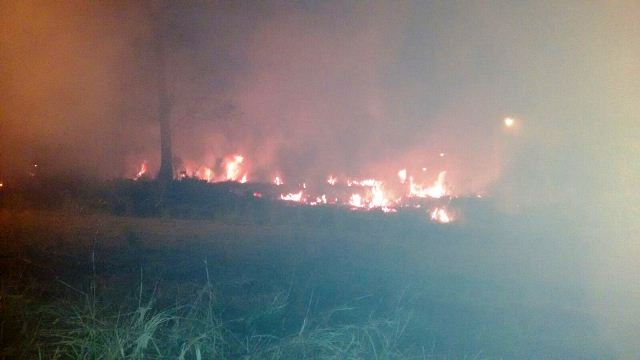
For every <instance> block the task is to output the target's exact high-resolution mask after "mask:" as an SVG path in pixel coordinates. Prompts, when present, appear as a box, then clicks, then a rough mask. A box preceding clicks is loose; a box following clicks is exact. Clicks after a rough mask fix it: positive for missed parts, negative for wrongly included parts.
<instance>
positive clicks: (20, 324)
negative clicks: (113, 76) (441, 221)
mask: <svg viewBox="0 0 640 360" xmlns="http://www.w3.org/2000/svg"><path fill="white" fill-rule="evenodd" d="M309 211H310V210H296V208H289V209H288V210H286V212H281V213H275V215H274V214H271V215H270V217H269V218H266V219H265V218H260V219H259V220H256V219H255V217H248V216H243V215H242V214H241V213H233V212H230V213H229V214H228V215H227V216H225V217H217V218H216V219H215V220H186V219H185V220H180V219H175V218H161V217H154V218H139V217H127V216H114V215H109V214H104V213H97V212H86V211H85V212H79V211H75V210H73V211H70V210H67V211H62V210H56V211H43V210H39V211H33V210H21V211H17V210H7V209H5V210H2V212H1V213H0V228H1V229H2V231H1V232H0V246H1V250H2V251H1V257H0V271H1V273H2V275H1V284H0V312H1V315H2V320H1V324H0V326H1V328H0V344H1V348H2V350H1V352H0V354H2V356H1V357H2V358H7V359H8V358H37V357H40V358H83V359H86V358H95V359H114V358H140V359H142V358H144V359H147V358H187V359H189V358H196V359H201V358H202V359H209V358H217V359H227V358H229V359H237V358H246V359H262V358H267V359H297V358H308V359H320V358H327V359H329V358H330V359H409V358H415V359H423V358H426V359H431V358H472V359H473V358H602V357H607V356H613V354H612V353H611V349H609V348H608V347H607V346H606V344H604V343H603V342H602V341H601V340H600V339H601V334H599V332H598V326H597V324H596V323H595V321H594V319H593V316H591V315H590V313H589V312H588V311H587V310H586V309H587V306H586V305H585V297H584V289H583V287H582V285H583V284H582V283H581V281H580V279H581V275H580V274H581V272H582V270H583V269H582V267H581V264H580V263H579V262H577V261H575V260H572V259H574V257H571V256H570V254H571V253H573V254H574V255H575V249H570V246H568V245H566V246H565V247H563V246H562V245H561V244H562V243H563V242H559V241H556V238H560V237H562V236H567V237H568V236H570V234H564V233H562V231H561V230H560V229H559V228H556V227H554V226H555V225H554V223H553V222H548V223H547V224H546V225H545V226H543V227H542V228H540V227H538V226H535V227H534V226H533V225H532V224H534V223H535V224H540V222H539V221H532V220H530V219H528V218H520V217H513V218H508V219H506V218H504V217H498V216H495V217H493V216H489V215H488V216H485V217H484V218H483V217H478V220H477V221H475V222H472V221H465V222H462V223H457V224H456V223H454V224H448V225H438V224H432V223H429V222H428V221H427V220H426V219H420V218H416V217H415V216H408V215H407V216H402V215H394V214H392V215H383V214H376V213H369V214H359V213H358V214H356V213H352V212H349V211H346V210H337V209H330V210H327V209H324V210H323V209H318V210H311V212H309ZM313 211H316V212H313ZM283 214H284V215H283ZM310 219H313V220H310ZM318 219H321V220H318ZM488 219H494V220H493V221H490V220H488ZM523 234H527V235H526V236H523ZM548 234H554V236H555V237H556V238H553V239H549V238H548Z"/></svg>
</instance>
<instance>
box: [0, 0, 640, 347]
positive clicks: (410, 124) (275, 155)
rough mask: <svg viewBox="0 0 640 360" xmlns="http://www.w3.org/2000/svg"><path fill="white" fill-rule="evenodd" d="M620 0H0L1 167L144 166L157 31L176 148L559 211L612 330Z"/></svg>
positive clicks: (83, 170) (615, 316)
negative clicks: (443, 182) (415, 176)
mask: <svg viewBox="0 0 640 360" xmlns="http://www.w3.org/2000/svg"><path fill="white" fill-rule="evenodd" d="M158 14H162V16H159V15H158ZM639 16H640V7H639V6H638V4H637V3H636V2H634V1H618V2H615V3H610V2H603V3H591V2H590V3H585V2H579V1H576V2H573V1H566V2H544V3H531V2H490V3H487V2H482V3H477V4H469V3H468V2H455V1H447V2H419V1H416V2H411V1H406V2H404V1H403V2H375V1H374V2H366V3H365V2H341V1H336V2H333V1H327V2H314V1H302V2H297V3H288V2H285V3H280V2H260V3H255V2H211V3H208V2H193V3H191V2H189V3H185V4H178V3H171V4H164V5H163V4H161V3H154V2H149V3H147V2H140V3H127V2H125V3H119V2H114V3H104V2H99V3H93V2H87V3H77V2H69V3H64V2H37V1H34V2H31V1H20V2H11V1H4V2H2V3H0V32H1V33H0V109H1V110H0V176H10V175H11V174H21V173H23V172H24V171H25V170H24V169H25V168H26V167H28V166H30V165H31V164H32V163H33V162H38V163H40V164H41V165H42V167H43V168H45V169H46V170H47V171H50V172H52V173H54V172H58V173H79V174H85V175H91V176H97V177H101V178H112V177H123V176H131V175H132V174H135V168H136V166H137V165H138V164H139V163H140V162H141V161H142V160H148V161H149V164H150V166H151V169H152V170H154V171H157V168H158V166H159V126H158V123H157V95H156V94H157V89H156V77H157V74H156V70H157V67H156V61H157V59H155V58H154V48H153V37H154V34H155V32H157V31H162V32H163V35H164V36H165V38H166V39H167V40H166V41H167V43H166V49H167V50H166V61H167V69H168V74H167V76H168V79H169V83H170V89H169V91H170V93H171V96H172V104H173V107H172V123H173V129H174V133H173V137H174V152H175V155H176V157H178V158H179V159H180V161H179V162H178V163H179V164H180V163H181V164H183V165H184V164H188V163H194V164H202V165H207V166H212V165H213V164H214V163H215V161H216V159H217V158H220V157H221V156H224V155H227V154H231V153H241V154H243V155H245V157H246V158H247V161H249V162H250V164H251V171H252V177H254V178H258V179H259V178H261V177H262V180H268V179H269V177H270V176H273V175H274V173H275V172H279V173H280V174H282V175H284V177H285V179H286V180H290V181H302V180H303V179H319V180H320V181H321V180H323V179H325V177H326V176H327V175H328V174H334V175H343V176H346V175H350V176H382V177H384V176H395V173H396V172H397V171H398V170H399V169H400V168H403V167H409V168H414V169H421V168H422V167H426V168H427V171H428V172H429V173H430V174H432V175H433V177H434V178H435V174H437V172H438V171H440V170H447V171H448V174H449V176H450V177H449V181H450V182H451V184H452V186H453V187H454V188H455V189H456V190H457V192H458V193H462V194H463V193H468V192H488V193H491V194H492V195H493V196H494V198H495V199H497V200H498V201H500V202H501V204H502V206H503V207H504V208H505V209H508V210H510V211H511V210H514V209H520V211H524V210H522V209H527V208H535V209H538V210H539V211H540V212H543V213H544V212H548V213H553V214H554V216H556V215H557V216H562V217H563V219H566V224H567V225H566V226H567V227H569V228H570V230H571V233H572V236H573V237H574V239H576V240H572V241H576V243H575V244H573V245H575V246H574V247H572V249H574V250H575V252H576V253H575V255H576V256H578V257H580V262H581V263H584V264H586V267H587V268H588V269H589V270H588V273H587V274H584V279H583V280H584V281H585V283H587V284H588V286H589V289H590V292H589V295H590V296H591V299H592V302H593V304H594V305H593V306H594V309H596V310H597V311H598V312H600V313H602V319H603V324H605V325H606V326H605V327H606V328H607V329H610V330H611V331H612V334H613V333H616V334H622V333H626V334H631V335H629V337H628V338H625V337H624V336H619V337H617V338H616V337H615V336H612V338H615V341H619V342H620V346H621V347H623V346H627V347H629V346H632V345H633V344H632V343H633V341H632V339H637V338H638V328H637V326H635V327H634V326H633V325H632V324H633V323H634V321H635V323H636V324H637V323H640V322H638V321H636V320H638V319H640V314H638V313H637V310H634V309H635V308H636V306H635V305H637V304H638V303H640V288H639V286H638V282H637V278H638V275H639V274H640V267H639V266H638V265H637V264H638V261H637V259H639V258H640V244H639V237H638V233H639V230H640V229H639V227H638V225H637V221H635V219H636V218H638V216H639V215H640V209H639V207H638V204H639V203H640V202H639V200H640V195H639V194H640V193H639V192H638V186H637V179H638V178H640V167H639V165H638V164H640V161H638V154H640V147H639V146H638V141H637V139H638V138H639V137H638V135H640V134H639V132H640V131H639V130H640V121H638V114H640V102H638V99H639V98H640V80H639V79H640V76H639V75H640V63H638V59H640V40H639V39H640V25H638V22H637V18H638V17H639ZM160 19H164V20H165V23H162V22H161V21H160ZM158 29H160V30H158ZM504 116H513V117H515V118H516V119H517V121H518V123H517V124H518V127H517V129H514V131H506V130H505V129H504V128H503V125H502V122H501V121H502V118H503V117H504ZM441 153H443V154H444V156H440V154H441ZM378 174H382V175H378ZM514 211H515V210H514ZM585 224H590V225H588V226H587V225H585ZM578 249H580V251H578ZM585 249H586V250H585ZM612 294H616V295H612ZM612 309H615V310H612ZM625 319H627V320H626V321H624V320H625ZM629 319H631V320H633V321H631V320H629ZM634 331H635V332H634Z"/></svg>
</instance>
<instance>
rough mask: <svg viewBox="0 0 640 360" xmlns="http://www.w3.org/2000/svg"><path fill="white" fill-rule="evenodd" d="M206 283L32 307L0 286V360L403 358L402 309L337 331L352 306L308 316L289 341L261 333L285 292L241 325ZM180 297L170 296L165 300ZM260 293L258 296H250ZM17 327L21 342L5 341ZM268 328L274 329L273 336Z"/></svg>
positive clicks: (94, 290)
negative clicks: (179, 291)
mask: <svg viewBox="0 0 640 360" xmlns="http://www.w3.org/2000/svg"><path fill="white" fill-rule="evenodd" d="M203 270H204V271H205V272H206V273H207V281H206V282H205V283H204V284H202V285H201V287H200V288H199V289H197V290H196V291H194V292H193V295H192V296H190V297H184V298H179V299H176V300H175V304H173V305H169V306H166V305H165V306H162V305H159V303H161V302H163V300H164V301H165V302H166V300H167V299H166V297H167V295H165V298H164V299H162V298H160V296H159V294H158V293H157V291H156V290H157V289H154V290H153V291H151V293H150V294H149V293H148V291H147V289H145V287H144V285H143V279H142V277H141V279H140V280H141V282H140V284H139V288H138V289H137V294H136V295H137V296H136V297H132V296H127V297H125V299H124V301H123V302H122V303H120V304H114V296H113V294H109V293H108V291H107V290H106V289H104V290H101V289H98V285H97V282H96V279H95V278H94V279H93V280H92V281H91V284H90V286H89V289H88V291H84V290H81V289H78V288H76V287H74V286H72V285H70V284H68V283H66V282H63V281H57V282H56V283H54V284H50V285H48V286H49V287H53V288H55V289H50V290H51V291H62V292H63V293H66V295H65V296H63V297H62V298H60V299H58V300H55V301H53V302H51V303H42V302H37V300H36V298H37V294H33V290H35V289H42V288H43V287H44V285H42V284H32V285H31V287H30V288H20V286H19V285H18V284H17V283H15V284H14V285H15V286H14V287H3V291H2V298H1V302H0V306H2V310H3V312H2V313H3V315H5V316H3V320H2V329H3V332H2V344H3V345H9V343H11V346H6V347H5V348H4V350H3V352H2V357H4V358H47V359H153V358H158V359H160V358H177V359H212V358H215V359H294V358H295V359H406V358H410V357H412V356H411V355H410V354H409V353H407V352H405V351H402V350H400V348H399V340H400V338H401V337H402V335H403V332H404V330H405V328H406V325H407V323H408V321H409V320H410V318H409V317H407V316H406V315H405V314H403V313H401V311H398V312H397V313H396V314H395V317H394V318H391V319H386V318H375V317H373V316H371V317H369V318H367V319H366V321H365V322H364V323H362V324H343V323H341V321H340V318H341V314H342V313H344V312H350V311H352V310H353V308H352V307H341V308H336V309H333V310H332V311H330V312H327V313H325V314H320V315H318V316H317V317H313V316H311V314H309V313H308V312H307V313H306V314H305V315H304V317H303V318H302V321H301V323H300V327H299V329H297V330H296V331H292V332H291V333H289V334H286V333H284V332H283V331H282V329H277V328H276V330H279V331H277V332H276V333H271V332H267V331H266V330H265V326H264V323H265V322H268V323H273V322H281V320H282V318H283V316H284V313H285V310H286V306H287V298H286V294H282V293H277V294H274V295H272V296H271V297H262V299H261V301H258V302H256V303H255V304H254V306H253V307H251V308H245V309H243V310H245V311H244V313H241V314H240V315H241V316H240V317H237V316H231V317H230V316H229V315H228V314H226V313H225V308H226V307H227V306H228V304H226V299H225V298H224V297H223V296H222V295H223V294H222V293H221V292H219V291H217V290H216V289H215V287H214V285H213V284H212V283H211V281H210V279H209V276H208V269H206V268H204V269H203ZM171 295H174V296H175V295H176V294H171ZM255 295H258V294H255ZM10 329H20V330H19V334H14V335H18V336H11V335H9V334H8V331H6V330H10ZM271 329H272V330H273V329H274V328H271Z"/></svg>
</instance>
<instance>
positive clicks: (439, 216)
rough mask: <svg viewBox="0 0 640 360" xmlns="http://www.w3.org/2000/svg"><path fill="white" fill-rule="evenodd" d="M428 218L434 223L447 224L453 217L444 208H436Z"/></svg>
mask: <svg viewBox="0 0 640 360" xmlns="http://www.w3.org/2000/svg"><path fill="white" fill-rule="evenodd" d="M430 216H431V220H433V221H435V222H439V223H441V224H448V223H450V222H451V221H453V216H452V215H451V214H449V212H448V211H447V209H446V208H444V207H436V208H434V209H433V210H432V211H431V213H430Z"/></svg>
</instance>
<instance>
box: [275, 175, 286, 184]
mask: <svg viewBox="0 0 640 360" xmlns="http://www.w3.org/2000/svg"><path fill="white" fill-rule="evenodd" d="M273 184H274V185H276V186H280V185H282V184H284V182H283V181H282V179H281V178H280V176H276V177H275V178H274V179H273Z"/></svg>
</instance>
